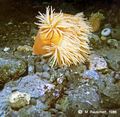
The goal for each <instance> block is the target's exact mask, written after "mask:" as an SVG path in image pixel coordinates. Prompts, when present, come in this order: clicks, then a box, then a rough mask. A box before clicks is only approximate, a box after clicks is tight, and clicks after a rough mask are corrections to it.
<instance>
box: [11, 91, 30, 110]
mask: <svg viewBox="0 0 120 117" xmlns="http://www.w3.org/2000/svg"><path fill="white" fill-rule="evenodd" d="M30 98H31V97H30V95H29V94H27V93H23V92H19V91H15V92H13V93H12V94H11V95H10V97H9V102H10V106H11V108H13V109H20V108H22V107H24V106H26V105H28V104H30Z"/></svg>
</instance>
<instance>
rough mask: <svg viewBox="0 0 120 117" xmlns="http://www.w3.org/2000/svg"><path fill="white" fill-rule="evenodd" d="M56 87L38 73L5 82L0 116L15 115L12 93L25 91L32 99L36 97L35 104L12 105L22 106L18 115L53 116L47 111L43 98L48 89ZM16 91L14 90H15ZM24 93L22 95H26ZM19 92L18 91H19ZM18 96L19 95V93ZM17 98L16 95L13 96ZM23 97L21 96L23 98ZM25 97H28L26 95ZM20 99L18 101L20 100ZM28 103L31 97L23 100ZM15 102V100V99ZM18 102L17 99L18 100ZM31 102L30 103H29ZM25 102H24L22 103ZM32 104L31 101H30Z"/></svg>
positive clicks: (1, 97)
mask: <svg viewBox="0 0 120 117" xmlns="http://www.w3.org/2000/svg"><path fill="white" fill-rule="evenodd" d="M53 88H54V85H53V84H51V83H49V82H48V81H47V80H43V79H42V78H40V77H39V76H37V75H36V74H34V75H28V76H25V77H22V78H21V79H19V80H16V81H10V82H8V83H6V84H5V86H4V89H3V90H2V91H0V116H1V117H11V116H12V117H13V115H15V111H14V110H11V107H10V105H11V104H9V97H10V95H12V96H13V94H14V93H15V92H20V94H21V93H22V92H24V93H25V94H28V95H29V96H30V97H31V98H32V99H33V98H34V99H35V100H36V102H35V104H34V105H33V104H32V106H31V105H27V106H23V105H22V106H23V107H22V106H21V104H20V103H19V104H20V105H19V106H18V105H14V106H13V105H12V106H13V107H15V108H16V106H17V107H19V108H20V107H22V108H21V109H19V110H18V111H17V114H16V115H17V116H20V117H24V115H25V116H29V117H37V116H38V117H39V116H40V115H41V117H43V115H45V117H51V114H50V113H49V112H45V111H44V109H45V108H47V105H46V104H44V103H43V102H42V101H41V99H42V98H43V97H44V96H45V93H46V91H48V92H49V91H50V90H51V89H53ZM13 91H14V92H13ZM24 93H22V96H21V97H24V96H23V94H24ZM17 94H18V93H17ZM17 96H18V95H17ZM13 98H15V97H13ZM13 98H12V101H13ZM17 99H18V98H17ZM22 99H23V98H20V100H22ZM24 99H26V98H25V97H24ZM20 100H18V101H20ZM22 101H23V102H25V103H26V104H29V103H30V102H29V98H27V100H26V101H24V100H22ZM13 102H14V101H13ZM16 102H17V101H16ZM28 102H29V103H28ZM22 104H23V103H22ZM30 104H31V103H30Z"/></svg>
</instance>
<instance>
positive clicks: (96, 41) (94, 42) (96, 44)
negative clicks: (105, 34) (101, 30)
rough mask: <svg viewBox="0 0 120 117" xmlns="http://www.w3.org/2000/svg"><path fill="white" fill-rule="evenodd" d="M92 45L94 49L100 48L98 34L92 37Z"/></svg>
mask: <svg viewBox="0 0 120 117" xmlns="http://www.w3.org/2000/svg"><path fill="white" fill-rule="evenodd" d="M89 38H90V39H89V40H90V43H91V44H92V45H93V47H99V45H100V43H101V42H100V37H99V36H98V35H96V34H91V35H90V37H89Z"/></svg>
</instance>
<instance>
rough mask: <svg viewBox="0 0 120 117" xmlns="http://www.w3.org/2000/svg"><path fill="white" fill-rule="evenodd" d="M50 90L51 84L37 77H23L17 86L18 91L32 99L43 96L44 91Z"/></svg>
mask: <svg viewBox="0 0 120 117" xmlns="http://www.w3.org/2000/svg"><path fill="white" fill-rule="evenodd" d="M52 88H54V85H53V84H50V83H49V82H48V81H47V80H43V79H42V78H40V77H39V76H37V75H28V76H26V77H23V78H22V79H21V80H20V81H19V83H18V85H17V89H18V91H21V92H26V93H28V94H30V95H31V97H34V98H37V97H40V96H43V95H44V94H45V92H46V91H48V90H51V89H52Z"/></svg>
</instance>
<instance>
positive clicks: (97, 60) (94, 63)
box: [89, 54, 108, 71]
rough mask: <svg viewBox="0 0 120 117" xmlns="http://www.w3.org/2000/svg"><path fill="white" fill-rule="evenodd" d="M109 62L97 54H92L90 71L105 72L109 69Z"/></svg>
mask: <svg viewBox="0 0 120 117" xmlns="http://www.w3.org/2000/svg"><path fill="white" fill-rule="evenodd" d="M107 68H108V67H107V62H106V61H105V59H104V58H103V57H101V56H99V55H96V54H91V56H90V66H89V69H90V70H98V71H103V70H105V69H107Z"/></svg>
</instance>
